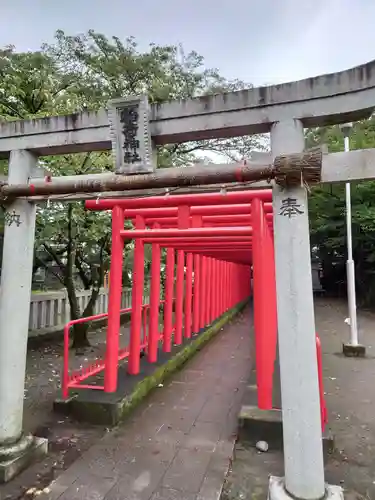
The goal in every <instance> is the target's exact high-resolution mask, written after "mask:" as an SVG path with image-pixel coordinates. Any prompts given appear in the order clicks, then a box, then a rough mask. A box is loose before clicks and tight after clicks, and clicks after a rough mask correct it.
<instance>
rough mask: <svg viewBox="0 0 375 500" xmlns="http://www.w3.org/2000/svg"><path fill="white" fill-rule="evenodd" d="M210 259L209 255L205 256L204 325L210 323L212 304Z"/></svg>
mask: <svg viewBox="0 0 375 500" xmlns="http://www.w3.org/2000/svg"><path fill="white" fill-rule="evenodd" d="M211 280H212V259H211V257H207V271H206V283H207V289H206V295H207V299H206V314H205V316H204V324H205V326H207V325H209V324H210V323H211V306H212V281H211Z"/></svg>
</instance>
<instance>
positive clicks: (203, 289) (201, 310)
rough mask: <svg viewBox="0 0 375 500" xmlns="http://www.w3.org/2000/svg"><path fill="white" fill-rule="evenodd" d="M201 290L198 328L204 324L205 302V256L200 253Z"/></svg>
mask: <svg viewBox="0 0 375 500" xmlns="http://www.w3.org/2000/svg"><path fill="white" fill-rule="evenodd" d="M200 281H201V283H200V285H201V290H200V292H199V296H200V297H201V301H200V304H199V316H200V320H199V323H200V328H204V327H205V326H206V303H207V257H206V256H204V255H202V258H201V278H200Z"/></svg>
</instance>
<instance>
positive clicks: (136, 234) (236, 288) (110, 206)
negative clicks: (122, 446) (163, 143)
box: [86, 190, 277, 409]
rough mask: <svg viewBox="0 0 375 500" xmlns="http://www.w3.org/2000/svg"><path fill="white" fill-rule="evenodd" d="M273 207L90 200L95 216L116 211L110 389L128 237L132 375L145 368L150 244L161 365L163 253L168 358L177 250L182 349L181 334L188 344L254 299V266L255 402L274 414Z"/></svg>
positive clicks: (255, 199) (240, 195)
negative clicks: (144, 320) (215, 321)
mask: <svg viewBox="0 0 375 500" xmlns="http://www.w3.org/2000/svg"><path fill="white" fill-rule="evenodd" d="M271 201H272V191H271V190H253V191H241V192H229V193H226V194H221V193H204V194H192V195H177V196H165V197H150V198H136V199H109V200H105V199H102V200H101V199H98V200H96V201H95V200H90V201H87V202H86V208H88V209H90V210H111V211H112V256H111V268H110V292H109V308H108V330H107V348H106V358H105V382H104V390H105V391H107V392H113V391H115V390H116V388H117V372H118V357H119V356H118V352H119V329H120V315H121V312H120V310H121V288H122V259H123V257H122V256H123V245H124V239H129V238H134V239H135V250H134V268H133V290H132V313H131V314H132V316H131V334H130V346H129V355H128V372H129V374H132V375H137V374H138V373H139V367H140V353H141V348H142V341H141V329H142V301H143V286H144V284H143V281H144V249H143V247H144V244H145V243H151V244H152V263H151V293H150V321H149V334H148V338H147V358H148V361H149V362H150V363H153V362H155V361H156V360H157V352H158V346H159V341H160V334H159V325H158V318H159V306H160V256H161V248H162V247H165V248H166V249H167V269H166V282H165V303H164V330H163V335H162V338H163V350H164V351H165V352H170V350H171V347H172V331H173V327H172V310H173V287H174V264H175V250H177V271H176V297H175V327H174V344H175V345H179V344H181V342H182V338H183V337H182V332H183V331H184V336H185V337H187V338H189V337H190V336H191V334H192V333H194V334H195V333H198V332H199V331H200V330H201V329H202V328H204V327H205V326H207V325H208V324H209V323H211V322H212V320H213V319H215V318H216V317H218V316H220V315H221V314H222V313H223V312H224V311H225V310H226V309H227V308H228V307H232V306H233V305H234V304H235V303H236V302H239V301H241V300H243V299H244V298H245V297H246V296H248V295H250V293H251V286H250V266H251V264H253V280H254V316H255V331H256V364H257V384H258V399H259V400H258V402H259V407H260V408H264V409H266V408H267V409H268V408H272V377H273V365H274V361H275V357H276V329H277V326H276V319H277V318H276V295H275V271H274V257H273V242H272V203H271ZM125 220H131V221H132V222H133V224H134V226H135V229H134V230H125V229H124V221H125ZM185 255H186V270H185ZM193 272H194V294H193V293H192V292H193V283H192V281H193V280H192V276H193ZM185 276H186V278H185V297H184V277H185ZM184 306H185V307H184ZM184 310H185V317H183V316H184V314H183V312H184ZM183 320H184V321H183ZM183 324H184V328H183Z"/></svg>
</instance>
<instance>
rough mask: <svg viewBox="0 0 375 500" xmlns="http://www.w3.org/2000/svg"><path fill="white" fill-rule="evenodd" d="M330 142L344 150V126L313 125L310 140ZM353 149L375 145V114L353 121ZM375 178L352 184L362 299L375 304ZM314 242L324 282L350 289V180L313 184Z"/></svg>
mask: <svg viewBox="0 0 375 500" xmlns="http://www.w3.org/2000/svg"><path fill="white" fill-rule="evenodd" d="M323 143H324V144H327V145H328V149H329V151H330V152H338V151H343V149H344V139H343V135H342V132H341V131H340V129H339V127H328V128H321V129H316V130H311V131H309V132H308V134H307V145H308V146H312V145H316V144H323ZM350 147H351V149H366V148H374V147H375V118H374V117H373V118H371V119H369V120H363V121H361V122H358V123H356V124H355V125H354V127H353V130H352V133H351V137H350ZM374 199H375V182H374V181H362V182H353V183H352V184H351V201H352V232H353V258H354V261H355V266H356V269H355V271H356V289H357V294H358V299H359V303H360V304H361V305H364V306H373V305H374V304H375V271H374V264H375V202H374ZM309 206H310V223H311V243H312V247H313V248H316V249H317V252H318V255H319V257H320V259H321V262H322V265H323V274H324V276H325V286H326V287H327V288H328V289H330V290H331V291H334V292H335V293H337V292H339V293H343V292H344V293H345V290H346V270H345V269H346V268H345V262H346V259H347V249H346V219H345V213H346V208H345V186H344V185H343V184H335V185H324V186H322V187H318V188H315V189H313V191H312V194H311V197H310V201H309Z"/></svg>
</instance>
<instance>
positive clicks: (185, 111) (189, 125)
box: [0, 61, 375, 156]
mask: <svg viewBox="0 0 375 500" xmlns="http://www.w3.org/2000/svg"><path fill="white" fill-rule="evenodd" d="M374 103H375V61H371V62H369V63H367V64H364V65H361V66H357V67H355V68H352V69H350V70H346V71H342V72H339V73H333V74H328V75H322V76H317V77H315V78H307V79H305V80H300V81H298V82H291V83H285V84H282V85H272V86H269V87H258V88H254V89H249V90H242V91H237V92H228V93H225V94H216V95H212V96H202V97H196V98H193V99H186V100H177V101H171V102H168V103H164V104H159V105H156V104H155V105H153V106H152V109H151V113H150V115H151V116H150V118H151V135H152V138H153V140H154V141H155V143H156V144H168V143H176V142H184V141H191V140H199V139H212V138H217V137H234V136H240V135H248V134H256V133H264V132H268V131H269V130H270V127H271V124H272V123H273V122H278V121H284V120H288V119H293V118H296V119H300V120H302V122H303V124H304V126H305V127H315V126H322V125H332V124H335V123H343V122H348V121H357V120H360V119H363V118H366V117H369V116H370V114H371V113H372V110H373V109H374ZM13 149H30V150H32V151H35V152H37V153H38V154H39V155H50V154H63V153H64V154H66V153H75V152H79V151H95V150H110V149H111V141H110V131H109V124H108V116H107V112H106V110H104V109H101V110H99V111H98V112H96V111H93V112H84V113H76V114H74V115H69V116H58V117H57V116H55V117H50V118H40V119H33V120H26V121H14V122H6V123H0V153H2V155H3V156H6V155H7V153H8V152H9V151H11V150H13Z"/></svg>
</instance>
